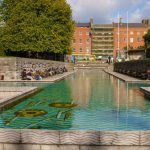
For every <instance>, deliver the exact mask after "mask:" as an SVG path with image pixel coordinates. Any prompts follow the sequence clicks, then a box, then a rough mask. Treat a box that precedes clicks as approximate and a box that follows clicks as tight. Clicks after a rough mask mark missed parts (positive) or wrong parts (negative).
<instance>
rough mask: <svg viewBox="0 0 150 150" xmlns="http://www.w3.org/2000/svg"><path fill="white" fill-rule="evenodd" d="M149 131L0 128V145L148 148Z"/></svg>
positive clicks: (149, 144)
mask: <svg viewBox="0 0 150 150" xmlns="http://www.w3.org/2000/svg"><path fill="white" fill-rule="evenodd" d="M149 139H150V131H94V130H43V129H42V130H41V129H40V130H39V129H3V128H0V143H10V144H46V145H54V144H56V145H105V146H119V145H126V146H131V145H132V146H133V145H134V146H150V140H149Z"/></svg>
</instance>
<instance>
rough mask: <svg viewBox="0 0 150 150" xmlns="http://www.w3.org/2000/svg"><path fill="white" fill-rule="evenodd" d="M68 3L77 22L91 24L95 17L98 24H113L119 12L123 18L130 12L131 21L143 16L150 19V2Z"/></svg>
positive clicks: (97, 0) (76, 0)
mask: <svg viewBox="0 0 150 150" xmlns="http://www.w3.org/2000/svg"><path fill="white" fill-rule="evenodd" d="M67 2H68V3H69V4H70V5H71V7H72V10H73V18H74V19H75V20H76V21H77V22H89V19H90V18H91V17H93V18H94V20H95V22H97V23H111V22H112V19H113V18H116V17H117V12H118V11H119V12H120V14H121V15H122V16H123V18H126V12H127V11H129V18H130V21H131V22H133V21H136V22H137V21H139V20H140V18H141V17H142V16H144V17H148V15H149V14H150V0H67ZM141 4H142V5H141ZM139 6H140V7H142V6H143V7H142V8H139ZM124 20H126V19H124ZM114 21H117V20H116V19H114ZM140 21H141V20H140Z"/></svg>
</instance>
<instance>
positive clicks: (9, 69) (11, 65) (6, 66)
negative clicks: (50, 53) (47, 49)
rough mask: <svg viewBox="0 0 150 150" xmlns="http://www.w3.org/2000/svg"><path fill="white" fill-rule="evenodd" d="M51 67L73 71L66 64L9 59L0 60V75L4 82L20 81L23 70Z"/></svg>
mask: <svg viewBox="0 0 150 150" xmlns="http://www.w3.org/2000/svg"><path fill="white" fill-rule="evenodd" d="M52 66H55V67H59V66H65V67H66V68H67V69H68V70H69V71H70V70H72V69H73V65H72V64H70V63H66V62H57V61H50V60H41V59H29V58H19V57H10V58H0V75H3V76H4V80H20V79H21V71H22V70H23V69H27V70H31V69H36V70H40V69H44V68H49V67H52Z"/></svg>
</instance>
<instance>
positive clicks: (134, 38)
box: [114, 23, 148, 58]
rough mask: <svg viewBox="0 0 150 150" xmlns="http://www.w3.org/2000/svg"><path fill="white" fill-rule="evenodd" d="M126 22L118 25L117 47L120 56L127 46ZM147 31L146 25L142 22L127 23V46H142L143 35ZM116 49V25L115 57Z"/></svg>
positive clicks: (115, 29)
mask: <svg viewBox="0 0 150 150" xmlns="http://www.w3.org/2000/svg"><path fill="white" fill-rule="evenodd" d="M126 25H127V24H124V25H123V26H121V25H120V29H119V30H120V32H119V49H120V55H121V56H122V55H123V54H124V52H125V49H126V48H127V26H126ZM147 31H148V27H147V26H145V25H144V24H140V23H139V24H136V23H135V24H129V28H128V48H129V49H130V47H133V48H134V49H136V48H138V47H139V46H144V39H143V36H144V34H146V33H147ZM117 49H118V27H117V25H116V26H115V27H114V58H116V57H117V54H118V52H117Z"/></svg>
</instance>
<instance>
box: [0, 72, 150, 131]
mask: <svg viewBox="0 0 150 150" xmlns="http://www.w3.org/2000/svg"><path fill="white" fill-rule="evenodd" d="M0 85H1V86H4V85H5V86H8V85H10V83H7V84H6V83H5V84H4V83H3V84H0ZM11 86H35V87H39V88H41V89H42V91H40V92H39V93H36V94H35V95H33V96H31V97H29V98H27V99H26V100H24V101H23V102H21V103H19V104H18V105H16V106H13V107H12V108H10V109H8V110H5V111H2V112H1V114H0V128H19V129H24V128H25V129H26V128H28V129H51V130H129V131H130V130H131V131H132V130H150V100H149V99H148V98H145V97H144V95H143V93H142V92H141V91H140V89H139V88H140V87H148V86H149V84H141V83H140V84H139V83H137V84H135V83H134V84H132V83H130V84H129V83H125V82H123V81H121V80H119V79H117V78H115V77H112V76H110V75H108V74H106V73H105V72H103V71H101V70H99V71H98V70H84V71H78V72H77V73H75V74H73V75H71V76H69V77H67V78H66V79H65V80H62V81H59V82H58V83H54V84H44V83H41V84H40V83H39V84H37V83H32V84H30V83H13V85H11ZM53 104H59V105H58V106H60V105H61V104H63V105H64V104H67V105H70V106H74V107H64V106H62V107H54V106H53ZM29 110H30V111H29ZM31 110H32V111H31ZM37 110H40V111H44V112H46V113H43V114H41V115H36V113H38V112H36V111H37ZM19 111H21V112H24V113H31V114H32V115H31V114H30V115H29V114H27V115H26V114H24V115H23V116H20V115H17V114H18V112H19ZM34 114H35V116H34Z"/></svg>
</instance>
